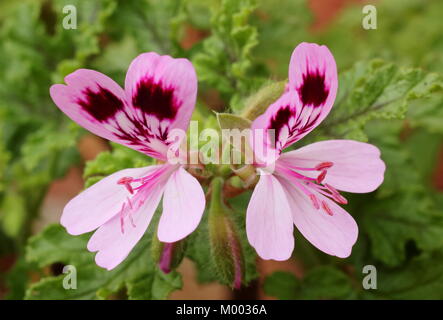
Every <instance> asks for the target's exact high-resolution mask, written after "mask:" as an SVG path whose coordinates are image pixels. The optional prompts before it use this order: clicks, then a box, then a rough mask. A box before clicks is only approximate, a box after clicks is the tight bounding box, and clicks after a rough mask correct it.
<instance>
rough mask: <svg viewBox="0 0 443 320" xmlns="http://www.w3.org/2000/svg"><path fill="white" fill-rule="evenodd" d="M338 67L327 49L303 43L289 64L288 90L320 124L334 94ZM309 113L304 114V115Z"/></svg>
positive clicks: (296, 49)
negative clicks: (316, 117)
mask: <svg viewBox="0 0 443 320" xmlns="http://www.w3.org/2000/svg"><path fill="white" fill-rule="evenodd" d="M337 86H338V80H337V66H336V64H335V60H334V57H333V56H332V54H331V52H330V51H329V49H328V48H327V47H326V46H319V45H318V44H315V43H306V42H303V43H301V44H299V45H298V46H297V48H295V50H294V52H293V53H292V56H291V62H290V64H289V90H295V91H297V92H298V95H299V96H300V100H301V102H302V105H303V107H304V108H308V109H309V113H313V114H317V112H316V111H315V109H317V108H320V109H321V112H320V113H319V114H318V115H319V116H318V119H317V120H316V123H317V124H318V123H320V122H321V121H322V120H323V119H324V118H325V117H326V116H327V114H328V113H329V111H330V110H331V108H332V105H333V104H334V100H335V96H336V93H337ZM307 112H308V111H307V110H306V111H304V113H307Z"/></svg>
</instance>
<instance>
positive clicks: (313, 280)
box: [264, 266, 354, 300]
mask: <svg viewBox="0 0 443 320" xmlns="http://www.w3.org/2000/svg"><path fill="white" fill-rule="evenodd" d="M264 289H265V292H266V294H268V295H270V296H275V297H277V298H279V299H308V300H312V299H346V298H352V297H353V295H354V292H353V288H352V286H351V281H350V279H349V277H348V276H347V275H346V274H344V273H343V272H342V271H340V270H338V269H336V268H334V267H331V266H321V267H317V268H315V269H312V270H311V271H309V273H308V274H307V275H306V276H305V277H304V278H303V279H301V280H299V279H297V278H296V277H295V276H294V275H293V274H291V273H288V272H281V271H279V272H274V273H273V274H272V275H270V276H268V277H267V278H266V280H265V285H264Z"/></svg>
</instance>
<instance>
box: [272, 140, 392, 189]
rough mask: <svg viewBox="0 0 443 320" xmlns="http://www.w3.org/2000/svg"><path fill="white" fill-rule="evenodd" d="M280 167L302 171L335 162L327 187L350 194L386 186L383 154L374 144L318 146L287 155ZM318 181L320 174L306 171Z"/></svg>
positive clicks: (337, 142) (327, 143)
mask: <svg viewBox="0 0 443 320" xmlns="http://www.w3.org/2000/svg"><path fill="white" fill-rule="evenodd" d="M278 161H279V163H282V164H290V165H293V166H298V167H315V166H316V165H319V164H320V163H322V162H332V163H333V165H332V167H330V168H329V169H327V174H326V176H325V179H324V180H323V183H327V184H330V185H332V186H333V187H334V188H336V189H338V190H342V191H347V192H354V193H365V192H371V191H374V190H375V189H377V188H378V187H379V186H380V184H381V183H382V182H383V177H384V172H385V168H386V166H385V164H384V162H383V160H381V159H380V150H379V149H378V148H377V147H375V146H373V145H372V144H368V143H363V142H357V141H352V140H328V141H321V142H316V143H313V144H310V145H307V146H305V147H302V148H300V149H298V150H295V151H291V152H287V153H284V154H282V155H281V157H280V158H279V159H278ZM303 174H304V175H307V176H309V175H310V174H311V177H316V175H318V173H315V172H312V171H311V172H309V171H304V172H303Z"/></svg>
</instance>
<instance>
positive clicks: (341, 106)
mask: <svg viewBox="0 0 443 320" xmlns="http://www.w3.org/2000/svg"><path fill="white" fill-rule="evenodd" d="M339 82H340V87H339V92H338V96H337V99H336V104H335V106H334V108H333V109H332V111H331V114H330V115H329V116H328V117H327V118H326V120H325V121H324V123H323V124H322V126H321V127H320V130H322V132H323V133H324V134H326V135H327V136H330V137H339V138H348V139H356V140H363V141H367V139H368V138H367V135H366V134H365V133H364V128H365V126H366V124H367V123H368V122H369V121H370V120H374V119H384V120H393V119H403V118H405V116H406V114H407V110H408V106H409V104H410V103H411V101H414V100H417V99H423V98H425V97H428V96H429V95H430V94H432V93H434V92H436V91H441V90H442V89H443V85H442V82H441V78H440V77H439V76H437V75H435V74H427V73H425V72H423V71H422V70H419V69H402V68H399V67H397V66H395V65H394V64H392V63H386V62H384V61H381V60H373V61H371V62H369V63H357V64H356V65H355V66H354V68H353V69H351V70H350V71H347V72H344V73H343V74H340V81H339Z"/></svg>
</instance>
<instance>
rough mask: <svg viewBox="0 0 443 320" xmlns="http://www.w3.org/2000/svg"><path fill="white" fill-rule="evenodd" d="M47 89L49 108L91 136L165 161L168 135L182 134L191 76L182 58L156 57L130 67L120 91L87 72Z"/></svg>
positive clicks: (192, 95)
mask: <svg viewBox="0 0 443 320" xmlns="http://www.w3.org/2000/svg"><path fill="white" fill-rule="evenodd" d="M65 82H66V84H67V85H61V84H56V85H53V86H52V87H51V89H50V94H51V97H52V99H53V100H54V102H55V104H56V105H57V106H58V107H59V108H60V109H61V110H62V111H63V112H64V113H65V114H66V115H68V116H69V117H70V118H71V119H72V120H74V121H75V122H77V123H78V124H80V125H81V126H83V127H84V128H86V129H88V130H89V131H91V132H92V133H94V134H96V135H98V136H101V137H103V138H105V139H108V140H111V141H114V142H117V143H120V144H123V145H126V146H128V147H130V148H132V149H135V150H138V151H140V152H143V153H145V154H147V155H149V156H152V157H155V158H157V159H160V160H163V161H165V160H166V159H167V156H166V154H167V150H168V143H166V140H168V135H169V133H170V132H171V130H172V129H175V128H177V129H182V130H186V129H187V127H188V124H189V120H190V118H191V114H192V111H193V110H194V105H195V100H196V94H197V77H196V74H195V71H194V68H193V66H192V64H191V63H190V62H189V61H188V60H186V59H173V58H171V57H169V56H159V55H157V54H156V53H145V54H142V55H140V56H138V57H137V58H136V59H135V60H134V61H133V62H132V63H131V65H130V67H129V70H128V73H127V76H126V81H125V86H126V91H123V89H122V88H120V86H119V85H118V84H116V83H115V82H114V81H113V80H111V79H110V78H108V77H107V76H105V75H103V74H101V73H99V72H96V71H93V70H87V69H80V70H77V71H75V72H73V73H71V74H69V75H68V76H66V78H65Z"/></svg>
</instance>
